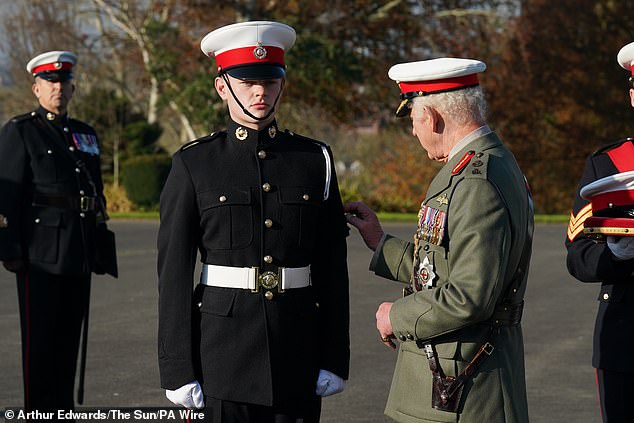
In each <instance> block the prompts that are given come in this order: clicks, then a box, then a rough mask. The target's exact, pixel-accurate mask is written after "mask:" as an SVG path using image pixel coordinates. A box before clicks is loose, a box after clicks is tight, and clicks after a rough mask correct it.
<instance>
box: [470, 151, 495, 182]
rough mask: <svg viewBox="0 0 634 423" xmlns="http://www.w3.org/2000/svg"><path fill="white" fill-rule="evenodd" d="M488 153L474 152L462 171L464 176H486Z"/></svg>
mask: <svg viewBox="0 0 634 423" xmlns="http://www.w3.org/2000/svg"><path fill="white" fill-rule="evenodd" d="M488 164H489V155H488V154H486V153H483V152H475V154H474V155H473V157H472V159H471V160H470V161H469V165H468V166H466V168H465V169H466V170H465V172H464V177H465V178H486V177H487V167H488Z"/></svg>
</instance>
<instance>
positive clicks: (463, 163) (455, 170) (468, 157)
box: [451, 150, 475, 175]
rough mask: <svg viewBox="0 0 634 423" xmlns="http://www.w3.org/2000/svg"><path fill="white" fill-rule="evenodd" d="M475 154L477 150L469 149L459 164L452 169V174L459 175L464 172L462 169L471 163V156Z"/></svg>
mask: <svg viewBox="0 0 634 423" xmlns="http://www.w3.org/2000/svg"><path fill="white" fill-rule="evenodd" d="M473 156H475V151H473V150H469V151H467V152H466V153H465V154H464V156H462V158H461V159H460V161H458V164H456V165H455V166H454V168H453V169H451V174H452V175H457V174H459V173H460V172H462V169H464V168H465V166H467V164H469V161H471V158H472V157H473Z"/></svg>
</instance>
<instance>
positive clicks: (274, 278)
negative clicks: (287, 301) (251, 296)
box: [253, 267, 284, 293]
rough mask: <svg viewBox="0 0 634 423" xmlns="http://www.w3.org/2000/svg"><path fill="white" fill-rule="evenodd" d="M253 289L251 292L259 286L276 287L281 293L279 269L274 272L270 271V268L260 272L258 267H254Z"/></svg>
mask: <svg viewBox="0 0 634 423" xmlns="http://www.w3.org/2000/svg"><path fill="white" fill-rule="evenodd" d="M255 278H256V281H255V289H254V290H253V292H258V291H259V290H260V287H262V288H264V289H267V290H272V289H273V288H275V287H277V292H279V293H282V292H284V290H283V289H282V274H281V271H280V269H278V270H277V273H276V272H271V271H270V270H268V271H266V272H263V273H260V268H259V267H256V268H255Z"/></svg>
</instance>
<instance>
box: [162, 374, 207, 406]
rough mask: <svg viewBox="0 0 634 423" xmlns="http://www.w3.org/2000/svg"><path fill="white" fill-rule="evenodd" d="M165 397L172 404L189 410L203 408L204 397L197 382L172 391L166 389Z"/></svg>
mask: <svg viewBox="0 0 634 423" xmlns="http://www.w3.org/2000/svg"><path fill="white" fill-rule="evenodd" d="M165 396H166V397H167V399H168V400H170V401H172V402H173V403H174V404H176V405H180V406H182V407H185V408H188V409H190V410H192V409H194V408H198V409H200V408H205V397H204V396H203V390H202V389H201V388H200V384H199V383H198V381H197V380H195V381H193V382H190V383H188V384H187V385H183V386H181V387H180V388H178V389H176V390H174V391H170V390H169V389H166V390H165Z"/></svg>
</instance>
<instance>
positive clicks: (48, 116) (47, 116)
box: [46, 112, 55, 120]
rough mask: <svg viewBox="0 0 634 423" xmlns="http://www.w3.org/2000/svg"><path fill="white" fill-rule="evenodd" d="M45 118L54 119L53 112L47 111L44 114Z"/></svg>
mask: <svg viewBox="0 0 634 423" xmlns="http://www.w3.org/2000/svg"><path fill="white" fill-rule="evenodd" d="M46 119H48V120H55V113H51V112H48V113H47V114H46Z"/></svg>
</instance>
